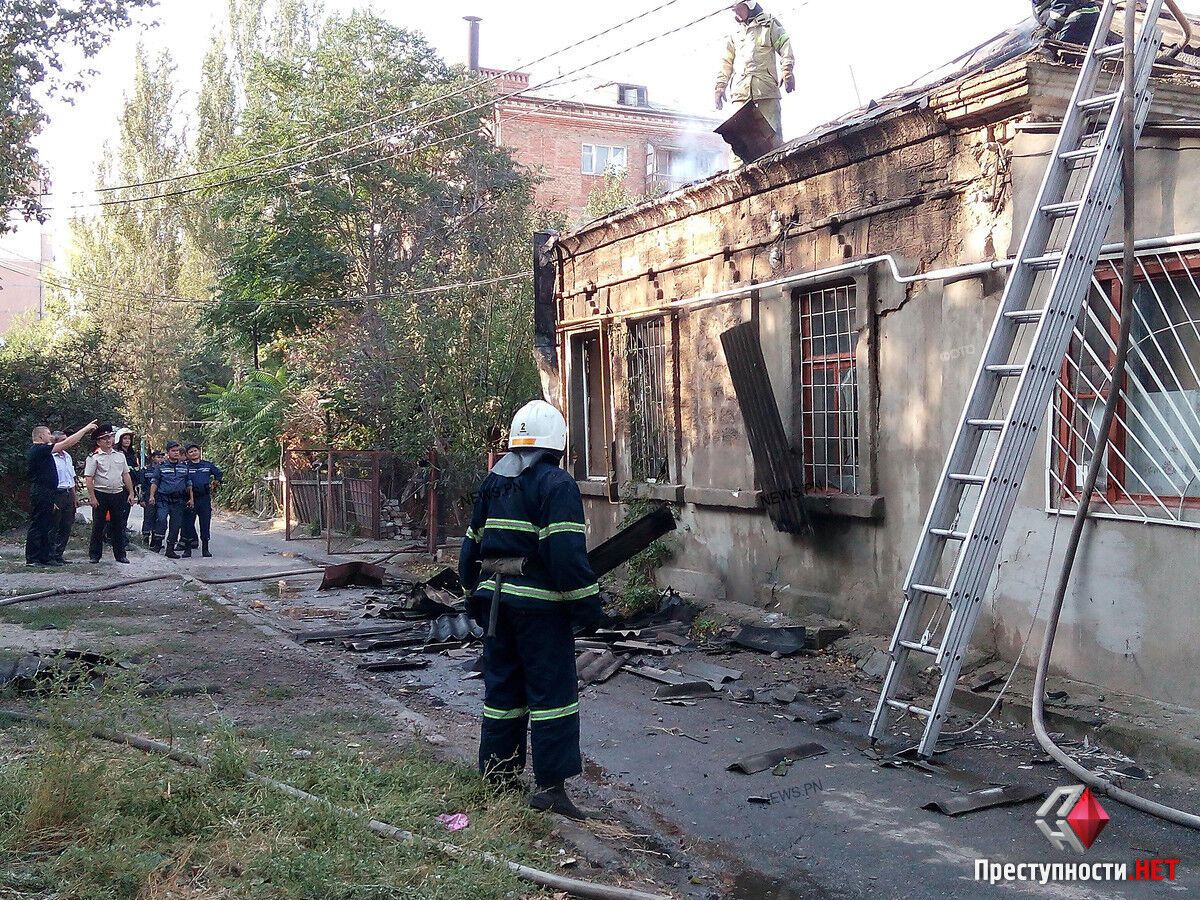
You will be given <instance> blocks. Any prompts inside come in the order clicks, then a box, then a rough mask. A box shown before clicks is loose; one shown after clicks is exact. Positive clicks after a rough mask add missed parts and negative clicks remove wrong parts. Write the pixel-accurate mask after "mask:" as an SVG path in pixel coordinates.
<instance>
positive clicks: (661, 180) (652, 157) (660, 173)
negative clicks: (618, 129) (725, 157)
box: [646, 144, 721, 192]
mask: <svg viewBox="0 0 1200 900" xmlns="http://www.w3.org/2000/svg"><path fill="white" fill-rule="evenodd" d="M720 167H721V154H720V153H719V152H717V151H715V150H699V149H693V150H683V149H681V148H679V147H656V146H654V145H653V144H647V145H646V184H647V187H650V188H658V189H659V190H660V191H663V192H666V191H673V190H675V189H677V188H680V187H683V186H684V185H685V184H690V183H691V182H693V181H699V180H700V179H702V178H707V177H708V176H709V175H712V174H713V173H714V172H716V171H717V170H718V169H720Z"/></svg>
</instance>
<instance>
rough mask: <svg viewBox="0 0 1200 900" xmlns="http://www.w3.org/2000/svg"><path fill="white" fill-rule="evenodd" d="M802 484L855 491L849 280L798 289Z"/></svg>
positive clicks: (853, 330) (856, 452) (855, 338)
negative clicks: (837, 283) (813, 289)
mask: <svg viewBox="0 0 1200 900" xmlns="http://www.w3.org/2000/svg"><path fill="white" fill-rule="evenodd" d="M799 324H800V374H801V398H800V402H801V415H800V422H801V425H800V430H801V435H800V441H801V447H802V451H803V457H804V479H805V487H806V488H807V489H808V490H810V491H817V492H836V493H845V494H854V493H858V476H859V447H858V366H857V362H856V355H855V354H856V351H857V349H858V332H857V328H856V323H855V287H854V285H852V284H847V285H840V286H838V287H830V288H824V289H822V290H817V291H808V292H806V293H802V294H800V298H799Z"/></svg>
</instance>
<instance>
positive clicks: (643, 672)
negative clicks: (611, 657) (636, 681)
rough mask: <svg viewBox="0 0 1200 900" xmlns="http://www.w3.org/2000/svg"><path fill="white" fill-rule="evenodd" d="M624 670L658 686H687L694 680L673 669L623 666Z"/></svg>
mask: <svg viewBox="0 0 1200 900" xmlns="http://www.w3.org/2000/svg"><path fill="white" fill-rule="evenodd" d="M624 668H625V671H626V672H632V673H633V674H634V675H640V676H641V677H642V678H649V679H650V680H651V681H657V682H659V683H660V684H688V683H690V682H693V681H695V680H696V679H695V678H690V677H688V676H687V675H684V674H683V673H682V672H677V671H675V670H674V669H658V668H655V667H654V666H625V667H624Z"/></svg>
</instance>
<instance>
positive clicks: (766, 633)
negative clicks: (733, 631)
mask: <svg viewBox="0 0 1200 900" xmlns="http://www.w3.org/2000/svg"><path fill="white" fill-rule="evenodd" d="M733 642H734V643H735V644H739V645H741V646H743V647H749V648H750V649H751V650H758V651H760V652H761V653H778V654H779V655H780V656H791V655H792V654H794V653H799V652H800V651H801V650H803V649H804V643H805V629H804V626H803V625H781V626H779V627H777V628H764V627H761V626H758V625H743V626H742V630H741V631H739V632H738V633H737V636H736V637H735V638H734V639H733Z"/></svg>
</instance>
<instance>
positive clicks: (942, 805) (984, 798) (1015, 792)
mask: <svg viewBox="0 0 1200 900" xmlns="http://www.w3.org/2000/svg"><path fill="white" fill-rule="evenodd" d="M1045 794H1046V792H1045V791H1043V790H1039V789H1038V788H1035V787H1030V786H1029V785H1027V784H1006V785H1003V786H1001V787H990V788H985V789H984V790H982V791H971V792H970V793H969V794H956V795H955V796H953V797H947V798H946V799H945V800H933V801H931V802H929V803H926V804H925V805H924V806H922V807H921V809H928V810H930V811H933V812H940V813H942V814H943V815H946V816H961V815H963V814H965V813H973V812H978V811H979V810H981V809H990V808H991V807H993V806H1012V805H1014V804H1017V803H1027V802H1029V801H1030V800H1040V799H1041V798H1042V797H1043V796H1045Z"/></svg>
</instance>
